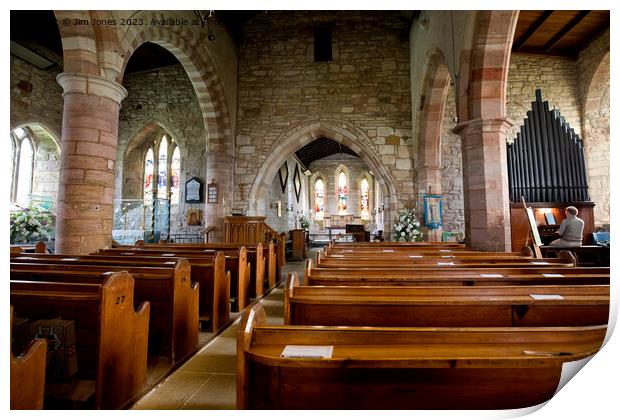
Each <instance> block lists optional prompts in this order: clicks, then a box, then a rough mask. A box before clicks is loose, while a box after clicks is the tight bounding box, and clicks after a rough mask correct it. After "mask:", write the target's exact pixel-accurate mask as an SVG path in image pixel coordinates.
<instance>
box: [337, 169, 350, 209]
mask: <svg viewBox="0 0 620 420" xmlns="http://www.w3.org/2000/svg"><path fill="white" fill-rule="evenodd" d="M347 192H348V189H347V176H346V175H345V173H344V172H340V175H338V213H339V214H343V213H345V212H346V211H347Z"/></svg>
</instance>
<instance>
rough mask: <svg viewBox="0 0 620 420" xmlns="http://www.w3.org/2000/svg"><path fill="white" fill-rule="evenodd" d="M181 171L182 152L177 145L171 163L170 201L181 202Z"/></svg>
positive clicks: (172, 202) (173, 202)
mask: <svg viewBox="0 0 620 420" xmlns="http://www.w3.org/2000/svg"><path fill="white" fill-rule="evenodd" d="M180 173H181V153H180V152H179V148H178V147H175V148H174V152H172V162H171V163H170V192H171V195H170V202H171V204H179V175H180Z"/></svg>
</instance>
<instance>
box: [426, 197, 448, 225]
mask: <svg viewBox="0 0 620 420" xmlns="http://www.w3.org/2000/svg"><path fill="white" fill-rule="evenodd" d="M423 197H424V224H425V225H426V227H427V228H429V229H438V228H440V227H441V226H443V195H439V194H424V195H423Z"/></svg>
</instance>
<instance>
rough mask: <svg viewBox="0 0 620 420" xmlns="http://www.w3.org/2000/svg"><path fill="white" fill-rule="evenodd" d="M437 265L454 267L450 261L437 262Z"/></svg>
mask: <svg viewBox="0 0 620 420" xmlns="http://www.w3.org/2000/svg"><path fill="white" fill-rule="evenodd" d="M437 265H454V263H453V262H452V261H450V262H438V263H437Z"/></svg>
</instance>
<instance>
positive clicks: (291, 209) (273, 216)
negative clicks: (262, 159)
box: [265, 156, 308, 233]
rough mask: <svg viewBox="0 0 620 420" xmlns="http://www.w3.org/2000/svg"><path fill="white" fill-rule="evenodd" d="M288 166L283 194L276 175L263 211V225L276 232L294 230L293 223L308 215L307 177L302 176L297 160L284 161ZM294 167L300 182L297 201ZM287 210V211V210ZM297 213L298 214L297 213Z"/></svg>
mask: <svg viewBox="0 0 620 420" xmlns="http://www.w3.org/2000/svg"><path fill="white" fill-rule="evenodd" d="M286 165H287V166H288V177H287V180H286V186H285V189H284V192H282V186H281V185H280V178H279V176H278V174H277V173H276V176H275V177H274V178H273V181H272V182H271V190H270V191H269V195H268V198H267V206H266V209H265V216H266V217H267V218H266V219H265V223H267V224H268V225H269V226H270V227H272V228H273V229H275V230H277V231H278V232H286V233H288V231H289V230H290V229H294V228H295V221H296V218H298V217H299V216H300V215H301V214H306V215H307V214H308V176H307V175H305V174H304V172H303V169H302V166H301V165H300V164H299V163H298V162H297V160H296V159H295V158H294V157H292V156H290V157H289V158H288V159H287V160H286ZM295 165H297V166H298V167H299V179H300V182H301V189H300V193H299V201H297V196H296V194H295V184H294V179H293V177H294V174H295ZM278 201H279V202H280V205H281V211H280V216H279V217H278V211H277V208H276V203H277V202H278ZM287 209H288V210H287ZM298 212H299V213H298Z"/></svg>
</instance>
